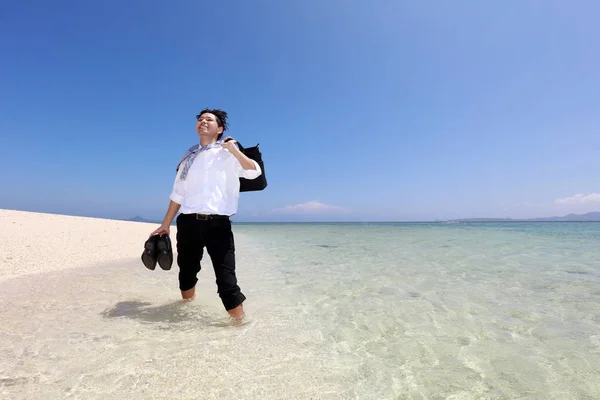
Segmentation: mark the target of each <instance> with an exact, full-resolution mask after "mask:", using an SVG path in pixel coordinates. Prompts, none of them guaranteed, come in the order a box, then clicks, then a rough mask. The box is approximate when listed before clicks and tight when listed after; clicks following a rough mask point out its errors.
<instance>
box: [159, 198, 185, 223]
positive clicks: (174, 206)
mask: <svg viewBox="0 0 600 400" xmlns="http://www.w3.org/2000/svg"><path fill="white" fill-rule="evenodd" d="M180 207H181V204H178V203H175V202H174V201H173V200H171V201H169V208H168V209H167V213H166V214H165V218H164V219H163V222H162V226H171V223H172V222H173V220H174V219H175V216H176V215H177V212H178V211H179V208H180Z"/></svg>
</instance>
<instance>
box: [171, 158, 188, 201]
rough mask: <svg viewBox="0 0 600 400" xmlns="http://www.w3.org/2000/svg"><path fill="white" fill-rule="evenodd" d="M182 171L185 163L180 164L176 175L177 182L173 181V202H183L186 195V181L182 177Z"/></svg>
mask: <svg viewBox="0 0 600 400" xmlns="http://www.w3.org/2000/svg"><path fill="white" fill-rule="evenodd" d="M181 171H183V165H180V166H179V170H178V171H177V175H176V176H175V182H173V189H172V190H171V195H170V196H169V198H170V199H171V200H173V202H175V203H177V204H179V205H181V204H182V203H183V198H184V197H185V183H184V182H183V181H182V180H181V179H180V176H181Z"/></svg>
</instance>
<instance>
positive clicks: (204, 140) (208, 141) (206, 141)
mask: <svg viewBox="0 0 600 400" xmlns="http://www.w3.org/2000/svg"><path fill="white" fill-rule="evenodd" d="M213 143H217V138H216V137H213V138H204V137H201V138H200V146H206V145H209V144H213Z"/></svg>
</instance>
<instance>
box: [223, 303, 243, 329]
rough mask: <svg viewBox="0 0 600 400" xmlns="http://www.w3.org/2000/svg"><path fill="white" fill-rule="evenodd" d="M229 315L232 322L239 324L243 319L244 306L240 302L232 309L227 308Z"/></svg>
mask: <svg viewBox="0 0 600 400" xmlns="http://www.w3.org/2000/svg"><path fill="white" fill-rule="evenodd" d="M227 312H228V313H229V316H230V317H231V319H232V320H233V323H234V324H240V323H242V321H243V320H244V317H245V314H244V307H243V306H242V305H241V304H240V305H239V306H237V307H236V308H234V309H231V310H228V311H227Z"/></svg>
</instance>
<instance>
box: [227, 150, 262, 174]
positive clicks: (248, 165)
mask: <svg viewBox="0 0 600 400" xmlns="http://www.w3.org/2000/svg"><path fill="white" fill-rule="evenodd" d="M232 149H233V150H229V152H230V153H231V154H233V156H234V157H235V158H237V160H238V161H239V162H240V165H241V166H242V168H243V169H245V170H255V169H256V164H255V162H254V160H252V159H251V158H249V157H248V156H247V155H245V154H244V153H242V151H241V150H240V149H239V148H238V147H237V146H232Z"/></svg>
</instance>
